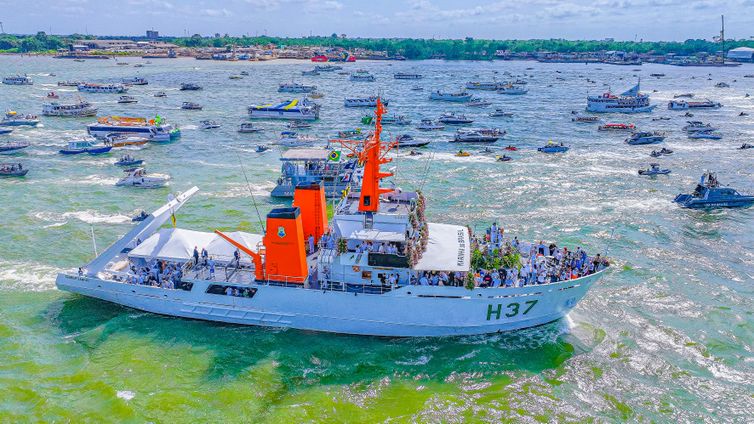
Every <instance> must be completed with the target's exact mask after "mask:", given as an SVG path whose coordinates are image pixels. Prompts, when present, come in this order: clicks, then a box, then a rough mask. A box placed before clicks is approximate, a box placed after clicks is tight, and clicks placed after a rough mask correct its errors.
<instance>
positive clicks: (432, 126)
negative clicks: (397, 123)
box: [416, 119, 445, 131]
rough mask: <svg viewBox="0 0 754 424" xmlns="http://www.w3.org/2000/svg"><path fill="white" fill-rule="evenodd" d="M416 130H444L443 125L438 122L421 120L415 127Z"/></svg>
mask: <svg viewBox="0 0 754 424" xmlns="http://www.w3.org/2000/svg"><path fill="white" fill-rule="evenodd" d="M416 129H417V130H422V131H435V130H444V129H445V125H443V124H441V123H439V122H433V121H432V120H431V119H422V120H421V122H419V125H417V126H416Z"/></svg>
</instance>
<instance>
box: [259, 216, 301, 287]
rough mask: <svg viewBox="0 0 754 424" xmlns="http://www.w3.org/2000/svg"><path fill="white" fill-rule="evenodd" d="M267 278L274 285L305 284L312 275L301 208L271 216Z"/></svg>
mask: <svg viewBox="0 0 754 424" xmlns="http://www.w3.org/2000/svg"><path fill="white" fill-rule="evenodd" d="M263 243H264V247H265V264H264V267H265V274H266V275H265V277H266V278H267V279H268V280H271V281H282V282H293V283H299V284H303V283H304V282H305V281H306V278H307V276H308V275H309V269H308V268H307V265H306V250H305V248H304V226H303V222H302V219H301V210H300V209H299V208H295V207H294V208H278V209H273V210H271V211H270V213H268V214H267V234H265V235H264V239H263Z"/></svg>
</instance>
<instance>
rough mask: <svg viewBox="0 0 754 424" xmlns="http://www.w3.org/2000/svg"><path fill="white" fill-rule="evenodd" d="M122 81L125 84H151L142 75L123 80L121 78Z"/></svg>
mask: <svg viewBox="0 0 754 424" xmlns="http://www.w3.org/2000/svg"><path fill="white" fill-rule="evenodd" d="M120 82H122V83H123V84H128V85H147V84H149V81H147V80H146V79H144V78H142V77H131V78H123V79H122V80H120Z"/></svg>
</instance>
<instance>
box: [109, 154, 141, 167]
mask: <svg viewBox="0 0 754 424" xmlns="http://www.w3.org/2000/svg"><path fill="white" fill-rule="evenodd" d="M143 163H144V160H143V159H136V158H134V157H133V156H131V155H125V156H123V157H121V158H120V159H118V161H117V162H115V165H116V166H139V165H141V164H143Z"/></svg>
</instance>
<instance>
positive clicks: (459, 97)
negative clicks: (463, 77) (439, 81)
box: [429, 90, 471, 103]
mask: <svg viewBox="0 0 754 424" xmlns="http://www.w3.org/2000/svg"><path fill="white" fill-rule="evenodd" d="M429 99H430V100H441V101H444V102H459V103H462V102H468V101H469V100H471V94H469V93H467V92H465V91H459V92H457V93H447V92H443V91H440V90H437V91H433V92H432V93H431V94H430V95H429Z"/></svg>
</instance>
